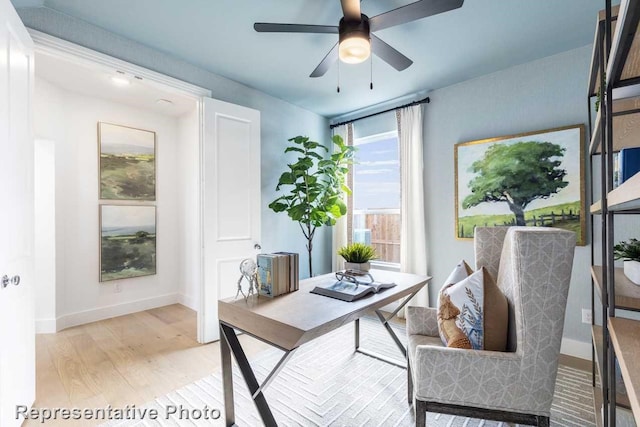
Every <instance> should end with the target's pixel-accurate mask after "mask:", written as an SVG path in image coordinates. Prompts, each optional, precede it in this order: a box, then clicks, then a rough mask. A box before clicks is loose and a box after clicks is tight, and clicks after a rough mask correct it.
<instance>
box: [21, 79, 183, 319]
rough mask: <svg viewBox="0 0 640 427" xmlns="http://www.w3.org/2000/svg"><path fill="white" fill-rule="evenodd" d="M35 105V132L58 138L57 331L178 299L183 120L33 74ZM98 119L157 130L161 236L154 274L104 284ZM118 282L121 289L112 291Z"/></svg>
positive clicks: (40, 136) (158, 227)
mask: <svg viewBox="0 0 640 427" xmlns="http://www.w3.org/2000/svg"><path fill="white" fill-rule="evenodd" d="M34 109H35V114H34V117H35V130H36V136H37V137H38V138H43V139H48V140H51V141H54V143H55V171H56V173H55V187H56V209H55V223H56V230H55V239H56V284H57V286H56V294H57V297H56V299H57V303H56V312H57V313H56V315H57V320H58V322H57V328H58V330H60V329H63V328H65V327H68V326H72V325H76V324H81V323H85V322H89V321H95V320H98V319H102V318H108V317H112V316H115V315H121V314H126V313H130V312H134V311H138V310H144V309H148V308H151V307H157V306H162V305H166V304H171V303H175V302H177V301H178V292H179V287H180V286H179V273H180V268H179V257H180V252H181V251H180V244H179V242H180V239H179V204H180V201H181V199H180V193H179V191H178V188H179V187H178V186H179V182H180V180H179V175H180V169H179V167H178V164H177V159H178V146H179V129H178V120H177V119H175V118H172V117H169V116H164V115H158V114H154V113H150V112H147V111H143V110H140V109H136V108H132V107H129V106H126V105H121V104H116V103H113V102H110V101H104V100H100V99H97V98H91V97H86V96H83V95H79V94H75V93H71V92H68V91H65V90H62V89H60V88H57V87H55V86H53V85H51V84H49V83H48V82H46V81H44V80H42V79H40V78H36V84H35V105H34ZM99 121H105V122H111V123H117V124H122V125H127V126H132V127H137V128H141V129H148V130H153V131H155V132H156V135H157V142H156V143H157V162H156V167H157V202H156V205H157V230H158V239H157V274H156V275H154V276H147V277H140V278H134V279H128V280H120V281H112V282H106V283H100V282H99V244H100V240H99V217H98V210H99V204H100V203H99V200H98V197H99V194H98V179H99V178H98V142H97V123H98V122H99ZM102 203H104V204H108V203H109V202H108V201H105V202H102ZM134 204H135V202H134ZM116 284H119V286H120V287H121V292H118V293H116V292H115V290H116Z"/></svg>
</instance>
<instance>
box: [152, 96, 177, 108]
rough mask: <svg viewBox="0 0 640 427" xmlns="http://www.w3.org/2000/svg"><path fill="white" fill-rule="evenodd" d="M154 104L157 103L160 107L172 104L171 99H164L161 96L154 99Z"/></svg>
mask: <svg viewBox="0 0 640 427" xmlns="http://www.w3.org/2000/svg"><path fill="white" fill-rule="evenodd" d="M156 104H157V105H159V106H161V107H170V106H172V105H173V101H171V100H169V99H164V98H162V99H158V100H157V101H156Z"/></svg>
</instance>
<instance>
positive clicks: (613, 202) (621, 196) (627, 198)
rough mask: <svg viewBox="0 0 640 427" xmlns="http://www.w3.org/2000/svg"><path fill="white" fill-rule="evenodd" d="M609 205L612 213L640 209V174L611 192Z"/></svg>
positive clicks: (608, 197) (608, 198)
mask: <svg viewBox="0 0 640 427" xmlns="http://www.w3.org/2000/svg"><path fill="white" fill-rule="evenodd" d="M607 203H608V204H609V210H610V211H618V212H619V211H630V210H636V209H640V173H637V174H635V175H634V176H632V177H631V178H629V179H628V180H626V181H625V182H623V183H622V184H620V185H619V186H618V187H617V188H616V189H614V190H613V191H611V192H609V194H608V196H607Z"/></svg>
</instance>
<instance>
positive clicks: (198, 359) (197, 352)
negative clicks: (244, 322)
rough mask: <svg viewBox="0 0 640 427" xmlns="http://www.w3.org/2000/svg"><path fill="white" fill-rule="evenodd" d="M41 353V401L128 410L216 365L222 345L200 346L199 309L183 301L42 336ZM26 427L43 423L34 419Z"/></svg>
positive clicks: (256, 346) (253, 347) (251, 348)
mask: <svg viewBox="0 0 640 427" xmlns="http://www.w3.org/2000/svg"><path fill="white" fill-rule="evenodd" d="M240 341H241V342H242V345H243V347H244V348H245V351H246V352H247V355H248V356H251V355H253V354H256V353H258V352H260V351H262V350H264V349H266V348H268V346H267V345H266V344H263V343H262V342H260V341H257V340H255V339H253V338H251V337H248V336H244V335H243V336H240ZM36 358H37V359H36V402H35V407H38V408H57V407H60V408H103V407H105V406H107V405H111V406H112V407H116V408H123V407H125V406H126V405H133V404H135V405H137V406H140V405H142V404H144V403H147V402H149V401H152V400H153V399H155V398H156V397H158V396H162V395H165V394H167V393H169V392H170V391H173V390H175V389H177V388H179V387H182V386H184V385H186V384H189V383H191V382H193V381H195V380H198V379H200V378H202V377H204V376H206V375H209V374H211V373H212V372H214V371H216V370H217V369H218V368H219V367H220V346H219V344H218V343H212V344H208V345H200V344H198V342H197V341H196V313H195V312H194V311H193V310H190V309H189V308H186V307H184V306H182V305H179V304H175V305H170V306H167V307H162V308H157V309H153V310H147V311H143V312H139V313H135V314H130V315H126V316H120V317H115V318H113V319H108V320H103V321H100V322H95V323H90V324H87V325H82V326H77V327H74V328H70V329H66V330H64V331H61V332H59V333H57V334H42V335H37V338H36ZM99 423H100V422H95V423H91V422H88V421H81V422H75V423H74V422H73V421H58V422H55V423H54V422H50V423H47V424H46V425H47V426H57V425H61V426H70V425H82V426H88V425H95V424H99ZM25 425H26V426H35V425H41V424H39V422H37V421H34V420H31V421H28V422H27V423H25Z"/></svg>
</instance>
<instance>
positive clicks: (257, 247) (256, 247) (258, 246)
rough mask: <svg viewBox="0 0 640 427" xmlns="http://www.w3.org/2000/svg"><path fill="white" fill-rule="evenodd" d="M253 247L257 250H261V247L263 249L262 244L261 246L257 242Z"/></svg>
mask: <svg viewBox="0 0 640 427" xmlns="http://www.w3.org/2000/svg"><path fill="white" fill-rule="evenodd" d="M253 249H255V250H256V251H259V250H260V249H262V246H260V244H259V243H256V244H255V245H253Z"/></svg>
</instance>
